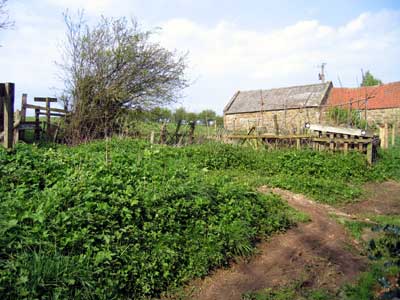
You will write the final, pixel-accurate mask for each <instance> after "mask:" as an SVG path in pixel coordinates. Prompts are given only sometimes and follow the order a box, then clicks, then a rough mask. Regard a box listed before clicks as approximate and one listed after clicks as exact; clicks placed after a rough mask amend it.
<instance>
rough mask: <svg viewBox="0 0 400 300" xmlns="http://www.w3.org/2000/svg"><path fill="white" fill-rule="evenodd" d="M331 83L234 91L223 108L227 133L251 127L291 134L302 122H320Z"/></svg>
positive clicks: (301, 126)
mask: <svg viewBox="0 0 400 300" xmlns="http://www.w3.org/2000/svg"><path fill="white" fill-rule="evenodd" d="M331 89H332V83H331V82H326V83H319V84H310V85H302V86H292V87H284V88H276V89H269V90H253V91H238V92H236V93H235V95H234V96H233V97H232V99H231V100H230V101H229V103H228V104H227V105H226V107H225V109H224V127H225V129H227V130H234V131H235V130H248V129H249V128H251V127H253V126H255V127H256V128H257V129H259V130H261V131H264V132H270V133H273V132H275V129H276V128H275V127H276V125H275V120H276V121H277V125H278V127H279V130H280V132H281V133H286V134H288V133H294V132H296V131H299V129H300V128H303V126H304V124H305V123H306V122H310V123H320V122H321V118H322V117H323V113H322V110H323V107H324V106H325V105H326V103H327V100H328V96H329V93H330V90H331Z"/></svg>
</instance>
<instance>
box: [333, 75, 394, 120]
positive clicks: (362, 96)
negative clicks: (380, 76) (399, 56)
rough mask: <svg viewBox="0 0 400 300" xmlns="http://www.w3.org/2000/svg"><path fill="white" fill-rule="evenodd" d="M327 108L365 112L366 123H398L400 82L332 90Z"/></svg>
mask: <svg viewBox="0 0 400 300" xmlns="http://www.w3.org/2000/svg"><path fill="white" fill-rule="evenodd" d="M328 105H329V106H336V107H341V108H343V109H352V110H358V111H359V112H360V113H362V112H364V111H365V109H366V110H367V114H366V116H367V121H368V123H370V124H371V123H376V124H384V123H385V122H388V123H398V122H399V121H400V81H398V82H392V83H388V84H382V85H377V86H367V87H359V88H332V89H331V92H330V95H329V98H328Z"/></svg>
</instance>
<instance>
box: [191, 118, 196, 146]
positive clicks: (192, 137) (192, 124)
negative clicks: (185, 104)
mask: <svg viewBox="0 0 400 300" xmlns="http://www.w3.org/2000/svg"><path fill="white" fill-rule="evenodd" d="M195 127H196V122H190V128H189V144H193V141H194V129H195Z"/></svg>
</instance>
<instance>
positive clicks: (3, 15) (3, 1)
mask: <svg viewBox="0 0 400 300" xmlns="http://www.w3.org/2000/svg"><path fill="white" fill-rule="evenodd" d="M7 2H8V0H0V29H7V28H10V27H12V26H13V25H14V22H13V21H11V20H10V16H9V14H8V11H7Z"/></svg>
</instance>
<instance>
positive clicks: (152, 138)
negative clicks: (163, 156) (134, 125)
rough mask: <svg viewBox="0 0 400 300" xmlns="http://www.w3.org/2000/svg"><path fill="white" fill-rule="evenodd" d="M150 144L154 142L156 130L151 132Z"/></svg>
mask: <svg viewBox="0 0 400 300" xmlns="http://www.w3.org/2000/svg"><path fill="white" fill-rule="evenodd" d="M150 144H152V145H153V144H154V131H152V132H151V133H150Z"/></svg>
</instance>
